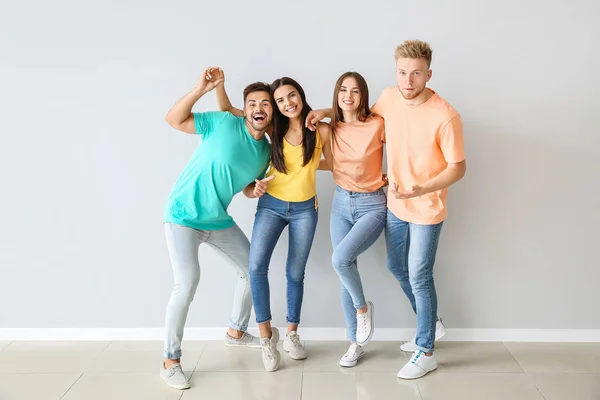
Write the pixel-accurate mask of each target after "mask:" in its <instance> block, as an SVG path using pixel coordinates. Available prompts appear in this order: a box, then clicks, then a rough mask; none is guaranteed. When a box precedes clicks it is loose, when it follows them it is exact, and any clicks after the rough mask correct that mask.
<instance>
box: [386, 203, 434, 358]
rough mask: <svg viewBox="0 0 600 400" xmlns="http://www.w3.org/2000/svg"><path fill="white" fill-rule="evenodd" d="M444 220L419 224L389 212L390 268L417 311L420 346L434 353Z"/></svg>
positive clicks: (388, 250)
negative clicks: (437, 257) (436, 267)
mask: <svg viewBox="0 0 600 400" xmlns="http://www.w3.org/2000/svg"><path fill="white" fill-rule="evenodd" d="M441 231H442V222H440V223H439V224H436V225H418V224H413V223H409V222H405V221H402V220H401V219H399V218H398V217H396V216H395V215H394V214H393V213H392V212H391V211H390V210H388V212H387V223H386V226H385V239H386V244H387V254H388V261H387V267H388V269H389V270H390V271H391V272H392V274H394V276H395V277H396V279H398V282H400V286H401V287H402V290H404V293H405V294H406V296H407V297H408V300H409V301H410V305H411V306H412V308H413V311H414V312H415V313H416V314H417V336H416V340H415V342H416V345H417V346H416V347H417V349H419V350H421V351H424V352H426V353H428V352H430V351H431V352H432V351H433V347H434V341H435V324H436V321H437V295H436V292H435V284H434V282H433V265H434V264H435V254H436V252H437V247H438V242H439V239H440V232H441Z"/></svg>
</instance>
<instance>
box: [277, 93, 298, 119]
mask: <svg viewBox="0 0 600 400" xmlns="http://www.w3.org/2000/svg"><path fill="white" fill-rule="evenodd" d="M273 99H274V100H275V104H276V105H277V108H278V109H279V111H281V113H282V114H283V115H284V116H285V117H287V118H289V119H294V118H297V117H299V116H300V115H301V114H302V107H303V106H304V104H302V97H301V96H300V93H298V90H296V88H295V87H294V86H292V85H283V86H280V87H278V88H277V89H276V90H275V92H274V93H273Z"/></svg>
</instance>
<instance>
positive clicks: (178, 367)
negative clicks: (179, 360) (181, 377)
mask: <svg viewBox="0 0 600 400" xmlns="http://www.w3.org/2000/svg"><path fill="white" fill-rule="evenodd" d="M167 370H168V371H169V377H171V376H173V375H175V373H176V372H177V370H179V371H182V372H183V370H182V369H181V364H173V365H171V366H170V367H169V368H167Z"/></svg>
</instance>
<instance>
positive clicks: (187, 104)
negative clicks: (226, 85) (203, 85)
mask: <svg viewBox="0 0 600 400" xmlns="http://www.w3.org/2000/svg"><path fill="white" fill-rule="evenodd" d="M204 94H205V93H204V92H202V91H201V90H200V89H198V88H194V89H193V90H192V91H191V92H189V93H188V94H186V95H185V96H183V97H182V98H181V99H179V101H178V102H177V103H175V105H174V106H173V107H172V108H171V109H170V110H169V112H168V113H167V116H166V118H165V120H166V121H167V123H168V124H169V125H171V126H173V127H177V126H179V125H181V124H182V123H183V122H184V121H185V120H186V119H188V118H189V117H190V114H191V113H192V107H193V106H194V104H196V102H197V101H198V100H200V98H201V97H202V96H204Z"/></svg>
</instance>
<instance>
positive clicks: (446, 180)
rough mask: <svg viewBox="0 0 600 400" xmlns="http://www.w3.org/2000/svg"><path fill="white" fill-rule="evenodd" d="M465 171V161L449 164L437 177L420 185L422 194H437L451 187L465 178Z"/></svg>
mask: <svg viewBox="0 0 600 400" xmlns="http://www.w3.org/2000/svg"><path fill="white" fill-rule="evenodd" d="M466 169H467V167H466V163H465V161H462V162H460V163H456V164H449V165H448V166H447V167H446V169H445V170H443V171H442V172H441V173H440V174H439V175H438V176H436V177H435V178H432V179H430V180H428V181H427V182H425V183H424V184H423V185H421V187H422V189H423V193H422V194H426V193H431V192H437V191H438V190H442V189H445V188H447V187H450V186H452V185H453V184H455V183H456V182H458V181H460V180H461V179H462V178H463V176H465V172H466Z"/></svg>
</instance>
